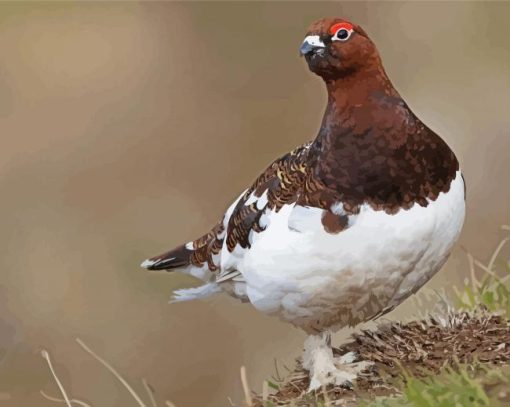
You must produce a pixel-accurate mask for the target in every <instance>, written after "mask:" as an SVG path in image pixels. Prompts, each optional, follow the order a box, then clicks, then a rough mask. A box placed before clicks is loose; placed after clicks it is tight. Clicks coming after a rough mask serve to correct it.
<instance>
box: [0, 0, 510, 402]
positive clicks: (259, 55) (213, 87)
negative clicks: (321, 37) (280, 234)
mask: <svg viewBox="0 0 510 407" xmlns="http://www.w3.org/2000/svg"><path fill="white" fill-rule="evenodd" d="M330 15H338V16H343V17H346V18H348V19H352V20H353V21H355V22H357V23H359V24H360V25H362V26H363V27H364V28H365V29H366V30H367V31H368V32H369V34H370V35H371V37H372V38H373V40H374V41H375V42H376V44H377V45H378V47H379V50H380V52H381V54H382V57H383V61H384V62H385V66H386V69H387V71H388V73H389V75H390V77H391V78H392V80H393V81H394V84H395V85H396V87H397V89H398V90H399V91H400V92H401V94H402V95H403V96H404V98H405V99H406V100H407V102H408V103H409V105H410V106H411V107H412V108H413V109H414V110H415V112H416V113H417V114H418V116H420V117H421V118H422V119H423V120H424V121H425V122H426V123H427V124H428V125H429V126H430V127H432V128H433V129H434V130H436V131H437V132H439V133H440V134H441V135H442V136H443V137H444V138H445V140H446V141H447V142H448V143H449V144H450V145H451V146H452V147H453V149H454V150H455V151H456V153H457V155H458V157H459V158H460V160H461V162H462V165H463V169H464V173H465V177H466V179H467V184H468V215H467V220H466V224H465V228H464V232H463V234H462V237H461V241H460V244H459V245H458V248H457V249H456V251H455V253H454V255H453V257H452V259H451V260H450V262H449V263H448V265H447V266H446V267H445V268H444V269H443V270H442V271H441V272H440V273H439V274H438V275H437V276H436V277H435V278H434V279H433V280H432V281H431V283H429V285H428V287H432V288H440V287H446V288H449V286H451V285H452V284H453V283H459V282H462V280H463V279H464V277H465V276H466V267H465V266H466V261H465V256H464V254H463V252H462V250H460V248H459V247H460V246H461V245H462V246H464V247H465V248H467V249H468V250H470V251H471V252H473V253H474V254H475V255H476V256H478V257H481V258H482V259H483V258H486V257H487V256H488V255H489V254H490V251H491V250H492V248H493V246H494V245H495V244H496V243H497V242H498V241H499V240H500V238H501V236H502V235H501V233H500V231H499V230H498V228H499V226H500V225H501V224H502V223H508V222H510V205H509V202H510V188H509V185H508V177H509V174H510V160H509V159H508V157H509V147H510V130H509V129H510V116H509V112H508V105H509V101H508V99H509V96H510V47H509V44H508V37H509V35H510V25H509V24H508V18H509V17H510V3H488V2H452V3H447V2H423V3H420V2H413V3H398V2H394V3H389V2H381V3H376V2H367V3H364V2H355V3H350V2H342V3H332V2H329V3H320V2H301V3H291V2H285V3H283V2H282V3H246V2H243V3H217V2H208V3H44V2H39V3H33V4H30V3H2V4H0V50H1V51H0V134H1V140H2V144H1V147H2V148H1V149H0V188H1V189H0V191H1V199H0V213H2V216H1V217H0V244H1V247H2V253H3V255H2V256H1V257H0V267H1V281H0V348H1V350H2V353H1V356H2V359H1V362H0V396H1V397H0V405H1V406H3V405H5V406H50V405H53V404H54V403H52V402H49V401H45V400H44V399H43V398H42V397H41V395H40V394H39V390H41V389H44V390H45V391H46V392H47V393H49V394H52V395H58V389H57V387H56V385H55V383H54V381H53V379H52V378H51V376H50V373H49V371H48V369H47V366H46V364H45V362H44V360H43V359H42V358H41V357H40V355H39V353H38V352H39V351H40V350H41V349H42V348H46V349H48V350H49V352H50V354H51V356H52V358H53V361H54V364H55V368H56V370H57V372H58V373H59V374H60V376H61V378H62V380H63V382H64V384H65V386H66V388H67V389H68V391H69V392H70V393H72V394H73V395H74V396H75V397H79V398H82V399H84V400H87V401H88V402H90V403H92V404H93V405H94V406H127V405H135V403H134V401H133V400H132V399H131V398H130V396H129V395H128V393H127V392H126V391H125V390H124V389H122V388H121V387H120V385H119V384H118V383H117V382H116V381H115V380H114V379H113V378H112V377H111V375H110V374H109V373H108V372H107V371H106V370H105V369H104V368H103V367H101V366H100V365H99V364H98V363H97V361H95V360H93V359H92V358H91V357H90V356H88V355H87V354H85V353H84V352H83V351H82V350H81V349H80V348H79V346H78V345H77V344H76V343H75V341H74V339H75V338H76V337H80V338H82V339H83V340H84V341H85V342H86V343H87V344H88V345H90V346H91V347H92V348H93V349H95V350H96V351H97V352H98V353H99V354H100V355H102V356H105V358H106V359H107V360H108V361H109V362H111V363H112V364H113V365H114V366H115V367H116V368H117V369H118V370H119V371H120V372H121V373H122V374H124V375H125V377H126V378H127V379H128V380H129V381H130V383H132V384H133V386H134V387H136V389H137V390H139V391H140V393H143V391H142V386H141V384H140V379H141V378H142V377H145V378H147V380H148V381H149V383H151V384H152V385H153V387H154V388H155V389H156V391H157V393H156V397H157V398H158V400H164V399H170V400H172V401H173V402H174V403H175V404H176V405H177V406H178V407H183V406H227V405H229V404H228V402H227V396H230V397H231V398H232V399H233V400H234V401H235V402H237V405H239V401H240V400H241V386H240V382H239V367H240V366H241V365H245V366H246V367H247V370H248V375H249V378H250V382H251V383H252V386H253V387H254V388H255V389H260V386H261V382H262V380H263V379H264V378H267V377H268V376H269V375H270V374H272V373H273V358H278V360H280V361H283V362H285V363H287V364H289V365H292V361H293V358H294V357H296V356H298V355H299V353H300V349H301V345H302V341H303V339H304V334H303V333H301V332H300V331H298V330H296V329H294V328H292V327H290V326H288V325H285V324H283V323H281V322H279V321H278V320H276V319H273V318H270V317H266V316H263V315H261V314H259V313H257V312H256V311H254V310H253V309H252V308H251V307H250V306H248V305H241V304H239V303H238V302H236V301H235V300H233V299H230V298H227V297H226V296H219V297H217V298H214V299H211V300H209V301H205V302H196V303H183V304H172V305H168V303H167V302H168V300H169V298H170V293H171V291H172V290H173V289H175V288H179V287H186V286H191V285H193V284H195V283H194V281H193V280H192V279H190V278H188V277H184V276H181V275H178V274H173V275H169V274H165V273H163V274H149V273H146V272H143V271H142V270H140V269H139V267H138V265H139V263H140V262H141V261H142V260H143V259H144V258H146V257H147V256H150V255H155V254H158V253H159V252H161V251H163V250H165V249H168V248H171V247H172V246H174V245H177V244H179V243H181V242H183V241H187V240H189V239H191V238H194V237H197V236H198V235H199V234H201V233H202V232H204V231H205V230H207V228H208V227H209V226H211V225H212V224H213V223H214V222H215V221H216V220H217V218H218V217H219V216H220V215H221V214H222V211H223V210H224V209H225V208H226V206H227V205H228V204H229V203H230V201H231V200H232V199H233V198H235V197H236V196H237V194H238V193H239V192H240V191H241V190H242V189H243V188H244V187H245V185H246V184H247V183H248V182H250V181H251V180H253V179H254V177H255V176H256V175H258V173H259V171H260V170H261V169H262V168H264V167H265V165H266V164H268V163H269V162H270V161H271V160H272V159H273V158H275V157H277V156H278V155H280V154H281V153H283V152H286V151H287V150H289V149H291V148H293V147H294V146H296V145H298V144H300V143H302V142H304V141H307V140H309V139H310V138H312V137H314V135H315V134H316V131H317V129H318V125H319V120H320V118H321V115H322V110H323V108H324V105H325V91H324V89H323V86H322V83H321V81H320V80H319V79H318V78H316V77H314V76H313V75H312V74H311V73H309V72H308V71H307V68H306V66H305V64H304V61H302V60H300V58H299V56H298V46H299V45H300V42H301V41H302V39H303V35H304V33H305V31H306V27H307V26H308V24H309V23H310V22H311V21H313V20H314V19H316V18H319V17H323V16H330ZM406 304H407V305H408V306H405V305H404V306H401V307H399V308H398V309H397V311H396V312H394V313H393V314H392V315H393V317H395V316H397V317H411V316H412V315H413V312H414V310H413V304H414V303H413V301H408V302H407V303H406ZM390 316H391V315H390Z"/></svg>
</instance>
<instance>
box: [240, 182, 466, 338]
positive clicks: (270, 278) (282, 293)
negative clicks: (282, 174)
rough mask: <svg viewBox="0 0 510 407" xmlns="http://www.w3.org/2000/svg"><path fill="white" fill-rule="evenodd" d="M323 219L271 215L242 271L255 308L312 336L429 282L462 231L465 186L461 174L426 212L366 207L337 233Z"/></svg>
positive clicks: (312, 211) (314, 213) (309, 212)
mask: <svg viewBox="0 0 510 407" xmlns="http://www.w3.org/2000/svg"><path fill="white" fill-rule="evenodd" d="M321 212H322V211H321V210H319V209H316V208H302V207H298V208H294V206H287V207H284V208H282V209H281V210H280V212H278V213H277V214H274V213H272V214H269V215H268V223H269V224H268V227H267V229H266V230H265V231H264V232H262V233H258V234H254V235H253V237H252V240H253V241H252V246H251V249H250V250H248V251H246V252H245V253H244V255H243V257H242V260H240V261H239V263H238V264H237V269H238V270H239V271H240V272H241V273H242V275H243V277H244V279H245V281H246V283H245V284H246V287H245V289H246V294H247V296H248V298H249V300H250V302H251V303H252V304H253V305H254V306H255V307H256V308H257V309H259V310H260V311H263V312H266V313H270V314H276V315H278V316H280V317H281V318H282V319H284V320H286V321H289V322H292V323H293V324H295V325H298V326H301V327H302V328H304V329H305V330H308V331H314V330H322V329H326V328H329V329H335V328H340V327H342V326H346V325H355V324H357V323H359V322H362V321H366V320H368V319H370V318H372V317H374V316H375V315H377V314H378V313H380V312H382V311H384V310H386V309H388V308H393V307H395V306H396V305H398V304H399V303H400V302H401V301H403V300H404V299H405V298H406V297H408V296H409V295H410V294H412V293H413V292H415V291H416V290H418V289H419V288H420V287H421V286H422V285H423V284H424V283H425V282H426V281H428V280H429V279H430V278H431V277H432V276H433V275H434V274H435V273H436V272H437V271H438V270H439V268H440V267H441V266H442V265H443V263H444V262H445V261H446V259H447V257H448V255H449V253H450V250H451V248H452V246H453V244H454V243H455V241H456V240H457V238H458V236H459V233H460V230H461V228H462V223H463V221H464V214H465V204H464V182H463V179H462V177H461V174H460V172H458V173H457V176H456V178H455V180H453V181H452V184H451V187H450V190H449V191H448V192H447V193H441V194H440V195H439V197H438V198H437V199H436V200H435V201H433V202H430V203H429V205H428V206H427V207H425V208H424V207H421V206H419V205H417V204H415V205H414V206H413V207H412V208H411V209H409V210H400V211H399V212H398V213H397V214H395V215H388V214H386V213H385V212H382V211H374V210H373V209H371V208H370V207H369V206H366V205H365V206H363V207H362V209H361V211H360V213H359V215H356V216H352V217H350V220H349V227H348V228H347V229H346V230H344V231H342V232H340V233H338V234H329V233H327V232H325V231H324V229H323V227H322V225H321V222H320V216H321ZM289 225H290V228H289ZM243 288H244V287H243Z"/></svg>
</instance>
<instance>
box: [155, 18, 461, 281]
mask: <svg viewBox="0 0 510 407" xmlns="http://www.w3.org/2000/svg"><path fill="white" fill-rule="evenodd" d="M342 23H346V24H347V25H350V26H352V35H351V37H350V38H349V41H345V42H344V41H332V34H334V33H332V32H331V27H335V26H338V25H339V24H340V25H341V24H342ZM307 35H314V36H318V37H319V38H320V40H321V41H322V42H323V43H324V44H326V45H327V47H326V50H325V51H324V52H322V53H320V52H315V50H311V51H306V50H305V51H306V52H305V51H303V50H302V53H303V54H304V57H305V59H306V61H307V63H308V65H309V67H310V70H311V71H312V72H314V73H316V74H317V75H319V76H321V77H322V78H323V79H324V81H325V83H326V86H327V91H328V104H327V107H326V112H325V114H324V118H323V120H322V124H321V127H320V130H319V133H318V135H317V137H316V138H315V140H314V141H313V142H311V143H308V144H305V145H303V146H301V147H298V148H297V149H295V150H294V151H292V152H290V153H288V154H286V155H284V156H283V157H281V158H279V159H277V160H276V161H274V162H273V163H272V164H271V165H270V166H269V167H268V168H267V169H266V170H265V171H264V172H263V173H262V174H261V175H260V176H259V177H258V178H257V179H256V180H255V182H254V183H253V184H252V185H251V186H250V187H249V188H248V189H247V190H246V191H245V192H244V194H243V195H242V196H241V197H240V199H239V200H238V202H237V204H236V206H235V208H234V209H233V211H232V214H231V216H230V218H228V219H224V220H222V221H220V222H219V223H218V224H217V225H216V226H215V227H214V228H213V229H212V230H211V231H210V232H208V233H207V234H205V235H204V236H202V237H200V238H199V239H197V240H195V241H194V242H193V243H192V246H193V247H192V249H191V248H190V249H186V247H184V246H180V247H178V248H177V249H175V251H170V252H168V253H165V254H163V255H161V256H157V257H154V258H152V259H150V261H151V262H152V263H153V264H151V265H150V266H149V267H148V268H149V269H171V268H175V267H182V266H183V265H186V264H191V265H194V266H197V267H200V266H202V265H204V264H207V265H208V268H209V270H210V271H217V270H218V267H219V264H218V260H215V259H214V257H215V256H216V255H218V254H219V253H220V252H221V249H222V247H223V245H224V244H225V245H226V249H227V250H228V251H229V252H232V251H233V250H234V249H235V247H236V246H238V245H239V246H240V247H242V248H249V247H250V234H251V233H263V231H264V228H265V226H264V225H263V224H261V217H262V215H263V214H264V212H265V211H267V210H274V211H276V212H277V211H279V210H280V209H281V208H282V207H283V206H284V205H289V204H293V203H296V204H298V205H301V206H308V207H316V208H321V209H324V210H325V212H324V214H323V216H322V223H323V226H324V229H325V230H326V231H327V232H328V233H339V232H341V231H342V230H344V229H345V228H346V227H348V216H349V215H353V214H356V213H358V212H359V209H360V206H361V205H362V204H368V205H370V206H371V207H372V208H373V209H375V210H378V211H385V212H386V213H388V214H394V213H397V212H398V211H400V210H407V209H409V208H411V207H412V206H413V205H420V206H427V205H428V202H429V201H434V200H435V199H436V198H437V197H438V195H439V193H441V192H447V191H448V190H449V187H450V182H451V181H452V179H453V178H454V177H455V174H456V171H457V170H458V168H459V165H458V162H457V159H456V158H455V155H454V154H453V152H452V151H451V150H450V148H449V147H448V146H447V145H446V143H445V142H444V141H443V140H442V139H441V138H440V137H439V136H437V135H436V134H435V133H434V132H433V131H432V130H430V129H429V128H428V127H426V126H425V125H424V124H423V123H422V122H421V121H420V120H419V119H418V118H417V117H416V116H415V115H414V113H413V112H412V111H411V110H410V109H409V107H408V106H407V104H406V103H405V102H404V100H403V99H402V98H401V97H400V95H399V94H398V92H397V91H396V90H395V88H394V87H393V85H392V84H391V82H390V80H389V79H388V77H387V75H386V73H385V71H384V68H383V66H382V63H381V59H380V57H379V53H378V52H377V49H376V47H375V45H374V44H373V42H372V41H371V40H370V39H369V38H368V36H367V34H366V33H365V31H364V30H363V29H362V28H361V27H359V26H357V25H351V24H350V23H348V22H346V21H345V20H342V19H331V18H328V19H322V20H319V21H317V22H315V23H313V24H312V25H311V26H310V27H309V29H308V33H307ZM265 191H267V202H266V203H264V205H260V202H254V203H252V204H249V205H246V202H247V201H248V200H249V199H250V197H251V196H252V194H253V195H254V196H255V197H258V198H260V197H261V196H262V195H263V193H264V192H265ZM335 204H341V205H342V209H343V212H344V213H343V214H342V215H339V214H336V213H334V212H333V211H332V206H333V205H335ZM169 259H171V260H169Z"/></svg>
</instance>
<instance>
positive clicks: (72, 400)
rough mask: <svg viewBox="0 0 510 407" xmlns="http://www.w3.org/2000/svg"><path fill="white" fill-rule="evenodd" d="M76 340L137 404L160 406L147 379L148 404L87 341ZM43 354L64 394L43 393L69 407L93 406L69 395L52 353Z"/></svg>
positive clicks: (172, 405)
mask: <svg viewBox="0 0 510 407" xmlns="http://www.w3.org/2000/svg"><path fill="white" fill-rule="evenodd" d="M76 342H77V343H78V345H80V346H81V348H82V349H83V350H84V351H85V352H87V353H88V354H89V355H90V356H92V357H93V358H94V359H96V360H97V361H98V362H99V363H101V365H103V366H104V367H105V368H106V369H107V370H108V371H109V372H110V373H111V374H112V375H113V376H114V377H115V379H117V380H118V381H119V382H120V383H121V384H122V386H123V387H124V388H125V389H126V390H127V391H128V393H129V394H130V395H131V397H132V399H133V400H134V401H135V402H136V404H137V405H138V406H139V407H149V406H150V407H158V404H157V402H156V399H155V397H154V391H153V390H152V388H151V387H150V385H149V384H148V383H147V380H145V379H143V378H142V385H143V388H144V389H145V392H146V394H147V398H148V399H149V403H150V404H147V403H146V402H145V401H143V399H142V397H141V396H140V395H139V394H138V393H137V392H136V391H135V390H134V389H133V387H132V386H131V385H130V384H129V383H128V382H127V380H126V379H125V378H124V377H123V376H122V375H121V374H120V373H119V372H118V371H117V370H116V369H115V368H114V367H113V366H112V365H111V364H109V363H108V362H107V361H106V360H105V359H103V358H102V357H101V356H99V355H98V354H97V353H96V352H94V351H93V350H92V349H91V348H90V347H89V346H88V345H86V344H85V342H83V341H82V340H81V339H80V338H77V339H76ZM41 355H42V357H43V358H44V359H45V360H46V363H47V364H48V368H49V369H50V372H51V375H52V376H53V378H54V380H55V383H56V384H57V387H58V389H59V391H60V394H61V395H62V398H59V397H55V396H50V395H48V394H46V393H45V392H44V391H42V390H41V395H42V396H43V397H44V398H45V399H47V400H50V401H54V402H57V403H65V404H66V405H67V407H74V406H80V407H92V406H91V405H90V404H88V403H86V402H84V401H82V400H79V399H76V398H71V397H69V396H68V393H67V391H66V389H65V387H64V385H63V384H62V382H61V380H60V379H59V377H58V375H57V373H56V372H55V369H54V368H53V364H52V362H51V357H50V354H49V353H48V351H47V350H42V351H41ZM165 406H167V407H175V405H174V404H173V403H172V402H170V401H168V400H166V401H165Z"/></svg>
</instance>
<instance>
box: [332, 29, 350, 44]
mask: <svg viewBox="0 0 510 407" xmlns="http://www.w3.org/2000/svg"><path fill="white" fill-rule="evenodd" d="M351 33H352V30H347V29H345V28H340V29H339V30H338V31H337V32H336V33H335V35H334V36H333V38H332V39H333V40H339V41H347V40H348V39H349V37H350V36H351Z"/></svg>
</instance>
